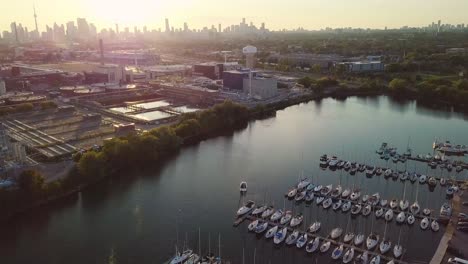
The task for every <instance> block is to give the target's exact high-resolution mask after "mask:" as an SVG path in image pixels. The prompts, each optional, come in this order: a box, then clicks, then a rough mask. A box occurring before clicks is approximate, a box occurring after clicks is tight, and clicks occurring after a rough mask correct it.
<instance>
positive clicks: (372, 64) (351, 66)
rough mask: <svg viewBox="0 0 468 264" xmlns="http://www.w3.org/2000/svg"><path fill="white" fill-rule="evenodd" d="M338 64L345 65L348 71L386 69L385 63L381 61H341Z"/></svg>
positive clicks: (359, 71) (358, 71) (377, 70)
mask: <svg viewBox="0 0 468 264" xmlns="http://www.w3.org/2000/svg"><path fill="white" fill-rule="evenodd" d="M338 65H344V66H345V69H346V71H348V72H353V73H361V72H380V71H384V70H385V65H384V63H383V62H381V61H354V62H340V63H338Z"/></svg>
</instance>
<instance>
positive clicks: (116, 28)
mask: <svg viewBox="0 0 468 264" xmlns="http://www.w3.org/2000/svg"><path fill="white" fill-rule="evenodd" d="M115 33H117V35H118V34H119V24H117V23H115Z"/></svg>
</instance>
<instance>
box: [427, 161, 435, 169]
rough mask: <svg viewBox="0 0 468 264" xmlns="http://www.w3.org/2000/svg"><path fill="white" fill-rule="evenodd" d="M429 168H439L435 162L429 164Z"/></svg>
mask: <svg viewBox="0 0 468 264" xmlns="http://www.w3.org/2000/svg"><path fill="white" fill-rule="evenodd" d="M429 167H431V169H435V168H437V162H435V161H431V162H429Z"/></svg>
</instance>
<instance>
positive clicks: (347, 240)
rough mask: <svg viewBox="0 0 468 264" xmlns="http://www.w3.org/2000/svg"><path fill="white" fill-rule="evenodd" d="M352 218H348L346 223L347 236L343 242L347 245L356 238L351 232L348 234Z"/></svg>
mask: <svg viewBox="0 0 468 264" xmlns="http://www.w3.org/2000/svg"><path fill="white" fill-rule="evenodd" d="M350 218H351V215H350V216H349V217H348V220H347V221H346V234H345V236H344V238H343V241H344V242H345V243H349V242H351V240H353V238H354V233H353V232H351V231H349V232H348V227H349V220H350Z"/></svg>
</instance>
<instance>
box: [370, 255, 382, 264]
mask: <svg viewBox="0 0 468 264" xmlns="http://www.w3.org/2000/svg"><path fill="white" fill-rule="evenodd" d="M370 264H380V255H375V256H374V257H373V258H372V259H371V261H370Z"/></svg>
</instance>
